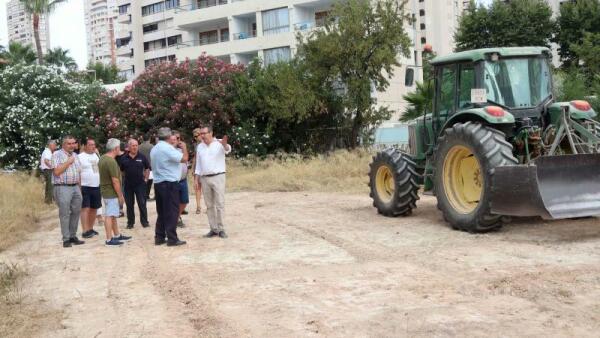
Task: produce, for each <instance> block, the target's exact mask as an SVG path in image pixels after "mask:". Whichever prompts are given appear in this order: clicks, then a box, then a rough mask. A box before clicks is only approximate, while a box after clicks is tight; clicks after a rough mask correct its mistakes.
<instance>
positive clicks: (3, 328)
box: [0, 173, 62, 337]
mask: <svg viewBox="0 0 600 338" xmlns="http://www.w3.org/2000/svg"><path fill="white" fill-rule="evenodd" d="M52 208H53V207H52V206H48V205H46V204H45V203H44V185H43V182H42V181H41V180H40V179H39V178H36V177H32V176H29V175H25V174H19V173H13V174H0V251H4V250H6V249H7V248H8V247H10V246H11V245H13V244H15V243H17V242H19V241H20V240H22V239H23V238H25V237H26V235H27V234H28V233H30V232H32V231H35V230H37V229H38V228H39V224H38V221H39V220H40V218H41V217H42V216H43V215H44V214H45V213H47V212H48V211H50V210H52ZM25 276H26V272H25V270H24V269H23V267H22V266H21V265H17V264H6V263H2V262H0V313H2V316H0V337H30V336H35V335H36V332H37V331H38V329H39V327H40V326H42V325H46V326H51V327H53V326H56V325H57V323H59V322H60V316H62V314H61V313H60V312H57V311H49V310H48V309H47V308H46V307H45V306H44V304H39V303H38V302H36V301H35V300H33V299H31V298H29V297H27V296H26V295H25V293H24V290H23V285H25V284H24V283H25V282H24V279H25ZM57 318H58V319H57Z"/></svg>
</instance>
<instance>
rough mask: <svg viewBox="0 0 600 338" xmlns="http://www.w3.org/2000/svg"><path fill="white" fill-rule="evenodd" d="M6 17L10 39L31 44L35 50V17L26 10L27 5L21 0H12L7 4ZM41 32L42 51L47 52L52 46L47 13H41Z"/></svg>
mask: <svg viewBox="0 0 600 338" xmlns="http://www.w3.org/2000/svg"><path fill="white" fill-rule="evenodd" d="M6 18H7V24H8V41H14V42H18V43H20V44H23V45H31V46H32V47H33V49H34V50H35V48H36V47H35V37H34V35H33V17H32V16H31V15H30V14H28V13H27V11H25V6H24V5H23V3H22V2H21V1H19V0H11V1H9V2H8V3H7V4H6ZM39 32H40V42H41V45H42V52H43V53H46V52H47V51H48V49H49V48H50V24H49V20H48V16H47V15H46V14H43V15H40V27H39Z"/></svg>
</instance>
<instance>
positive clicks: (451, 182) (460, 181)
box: [443, 146, 484, 214]
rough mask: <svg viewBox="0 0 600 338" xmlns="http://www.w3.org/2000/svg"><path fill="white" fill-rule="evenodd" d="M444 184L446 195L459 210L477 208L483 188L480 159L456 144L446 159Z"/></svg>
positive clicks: (471, 210) (468, 210) (470, 210)
mask: <svg viewBox="0 0 600 338" xmlns="http://www.w3.org/2000/svg"><path fill="white" fill-rule="evenodd" d="M443 175H444V176H443V184H444V191H445V192H446V197H447V198H448V201H450V204H451V205H452V207H453V208H454V210H456V211H457V212H459V213H461V214H469V213H471V212H473V210H475V208H477V205H478V204H479V200H480V199H481V192H482V190H483V184H484V182H483V176H482V175H481V166H480V165H479V161H478V160H477V158H476V157H475V156H474V155H473V152H472V151H471V150H470V149H468V148H467V147H464V146H454V147H452V148H451V149H450V151H449V152H448V155H447V156H446V159H445V160H444V173H443Z"/></svg>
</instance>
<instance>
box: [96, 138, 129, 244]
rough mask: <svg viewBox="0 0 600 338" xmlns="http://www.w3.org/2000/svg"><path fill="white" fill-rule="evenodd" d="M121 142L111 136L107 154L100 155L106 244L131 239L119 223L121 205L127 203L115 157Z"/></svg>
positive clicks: (107, 144) (99, 165) (119, 151)
mask: <svg viewBox="0 0 600 338" xmlns="http://www.w3.org/2000/svg"><path fill="white" fill-rule="evenodd" d="M120 146H121V142H120V141H119V140H117V139H114V138H111V139H109V140H108V142H107V143H106V151H107V152H106V154H104V155H102V156H101V157H100V161H99V163H98V169H99V171H100V192H101V193H102V198H103V199H104V229H105V230H106V242H105V244H106V245H109V246H112V245H121V244H123V242H122V241H126V240H129V239H131V237H130V236H125V235H123V234H121V233H120V231H119V226H118V224H117V218H118V217H119V213H120V212H119V207H120V206H122V205H123V203H125V198H124V197H123V192H122V191H121V169H120V168H119V164H118V163H117V161H116V160H115V157H117V155H119V154H120V153H121V148H120Z"/></svg>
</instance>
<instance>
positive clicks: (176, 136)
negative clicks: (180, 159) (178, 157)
mask: <svg viewBox="0 0 600 338" xmlns="http://www.w3.org/2000/svg"><path fill="white" fill-rule="evenodd" d="M182 141H183V139H182V138H181V134H180V133H179V132H178V131H176V130H174V131H173V135H172V136H171V140H170V142H169V143H171V145H172V146H173V147H175V148H176V149H177V150H179V151H180V152H182V153H183V150H182V149H181V148H180V147H179V146H178V145H179V143H180V142H182ZM179 165H180V166H181V177H180V180H179V220H178V221H177V226H178V227H180V228H183V227H184V226H185V225H184V224H183V219H181V215H183V211H184V210H185V207H187V205H188V204H189V203H190V192H189V189H188V182H187V174H188V163H187V162H185V163H181V164H179Z"/></svg>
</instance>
